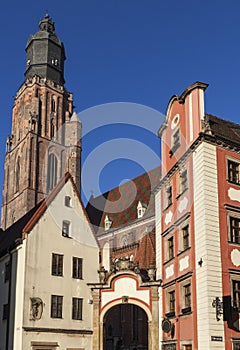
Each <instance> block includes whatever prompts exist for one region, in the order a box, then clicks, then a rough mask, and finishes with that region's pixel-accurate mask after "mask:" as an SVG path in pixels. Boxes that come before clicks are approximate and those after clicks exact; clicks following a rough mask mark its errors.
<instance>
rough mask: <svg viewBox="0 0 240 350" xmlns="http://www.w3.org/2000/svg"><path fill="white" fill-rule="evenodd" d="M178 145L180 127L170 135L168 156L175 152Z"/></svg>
mask: <svg viewBox="0 0 240 350" xmlns="http://www.w3.org/2000/svg"><path fill="white" fill-rule="evenodd" d="M179 147H180V129H177V130H176V131H175V133H174V134H173V135H172V147H171V150H170V152H169V154H170V157H171V156H172V155H173V154H174V153H175V152H176V150H177V149H178V148H179Z"/></svg>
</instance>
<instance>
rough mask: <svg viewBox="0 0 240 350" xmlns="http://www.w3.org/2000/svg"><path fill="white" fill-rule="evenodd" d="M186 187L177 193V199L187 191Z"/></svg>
mask: <svg viewBox="0 0 240 350" xmlns="http://www.w3.org/2000/svg"><path fill="white" fill-rule="evenodd" d="M187 190H188V188H185V190H183V191H182V192H181V193H179V194H178V195H177V197H176V199H179V198H180V197H182V195H183V194H184V193H185V192H187Z"/></svg>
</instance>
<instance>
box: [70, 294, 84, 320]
mask: <svg viewBox="0 0 240 350" xmlns="http://www.w3.org/2000/svg"><path fill="white" fill-rule="evenodd" d="M82 308H83V299H81V298H72V319H73V320H82Z"/></svg>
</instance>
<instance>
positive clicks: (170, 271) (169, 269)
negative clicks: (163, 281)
mask: <svg viewBox="0 0 240 350" xmlns="http://www.w3.org/2000/svg"><path fill="white" fill-rule="evenodd" d="M173 275H174V265H173V264H172V265H170V266H168V267H167V268H166V278H169V277H171V276H173Z"/></svg>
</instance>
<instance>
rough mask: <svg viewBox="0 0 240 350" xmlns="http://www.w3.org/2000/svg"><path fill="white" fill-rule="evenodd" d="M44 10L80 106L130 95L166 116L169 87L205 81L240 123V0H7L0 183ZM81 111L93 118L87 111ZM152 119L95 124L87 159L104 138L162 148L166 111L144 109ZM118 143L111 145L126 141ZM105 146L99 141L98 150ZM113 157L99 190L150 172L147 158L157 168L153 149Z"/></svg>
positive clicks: (221, 109) (2, 28) (218, 107)
mask: <svg viewBox="0 0 240 350" xmlns="http://www.w3.org/2000/svg"><path fill="white" fill-rule="evenodd" d="M46 10H47V11H48V13H49V14H50V16H51V17H52V18H53V20H54V22H55V27H56V33H57V34H58V36H59V37H60V39H61V40H62V41H63V43H64V45H65V49H66V56H67V60H66V63H65V79H66V87H67V89H68V90H69V91H71V92H73V96H74V104H75V106H76V109H75V110H76V112H78V113H79V112H81V111H84V110H85V109H86V108H90V107H93V106H97V105H102V104H106V103H111V102H128V103H135V104H141V105H144V106H148V107H150V108H153V109H155V110H156V111H159V112H160V113H162V114H164V113H165V110H166V107H167V103H168V101H169V99H170V98H171V96H172V95H173V94H180V93H181V92H182V91H183V90H184V89H185V88H186V87H187V86H188V85H190V84H192V83H194V82H195V81H203V82H205V83H208V84H209V87H208V89H207V90H206V94H205V96H206V112H208V113H211V114H214V115H217V116H219V117H222V118H225V119H229V120H231V121H234V122H238V123H239V122H240V118H239V115H240V113H239V102H238V101H239V81H240V58H239V57H240V44H239V43H240V21H239V14H240V1H239V0H230V1H223V0H218V1H217V0H210V1H209V0H202V1H193V0H182V1H177V0H172V1H160V0H152V1H151V0H148V1H145V0H102V1H99V0H87V1H86V0H85V1H83V0H75V1H61V0H58V1H56V0H48V1H46V0H41V1H40V0H35V1H32V0H31V1H30V0H23V1H15V2H14V3H13V2H11V1H4V2H3V3H2V4H1V21H0V36H1V55H0V63H1V64H0V70H1V72H0V76H1V80H0V86H1V103H0V118H1V125H2V127H1V129H0V149H1V154H0V169H1V170H0V186H1V187H2V178H3V162H4V153H5V140H6V137H7V135H8V134H10V125H11V108H12V105H13V96H14V95H15V93H16V91H17V89H18V87H19V86H20V85H21V84H22V82H23V81H24V70H25V45H26V42H27V39H28V37H29V35H30V34H34V33H35V32H36V31H38V23H39V20H40V18H41V17H44V15H45V13H46ZM114 107H116V106H115V105H114ZM97 111H98V110H97ZM104 113H105V112H104ZM112 113H113V114H115V110H113V112H112ZM110 114H111V112H110ZM146 114H147V115H148V113H147V112H146ZM150 114H151V113H150ZM80 115H81V114H80ZM85 117H86V118H85V119H84V115H83V120H84V123H87V122H88V121H89V119H90V118H91V113H87V114H85ZM95 117H96V116H95ZM134 118H136V116H135V117H134ZM154 118H155V116H153V119H154ZM146 119H147V123H149V127H148V126H146V124H144V123H145V122H146V120H145V121H144V122H143V124H142V122H139V125H138V126H137V127H136V126H135V123H134V121H132V120H129V123H125V124H124V125H116V124H115V123H116V122H118V123H119V122H120V121H121V117H118V118H117V119H116V120H115V121H114V120H113V123H114V124H115V125H114V126H112V127H111V126H106V127H104V126H103V125H100V126H99V125H97V128H96V130H93V132H92V133H90V134H89V135H87V136H86V137H85V138H84V144H83V147H84V151H83V158H84V159H88V157H90V156H89V152H91V151H93V150H95V149H97V150H99V153H103V152H106V153H107V151H106V150H107V146H108V145H109V146H110V147H109V148H108V149H112V146H111V141H113V140H114V139H116V138H121V137H125V138H128V140H130V141H129V144H127V146H126V150H128V149H129V147H130V146H131V149H134V147H132V143H131V142H133V143H134V142H135V146H136V147H135V148H136V152H139V150H141V152H142V153H141V154H142V155H143V154H145V153H144V147H145V148H146V154H148V151H149V150H151V151H152V152H153V153H154V154H157V153H158V150H159V143H158V139H157V137H156V133H157V129H158V127H160V125H161V122H162V121H161V118H160V119H159V125H157V124H158V122H157V123H156V118H155V119H154V120H152V119H151V116H149V115H148V117H147V118H146ZM135 121H136V119H135ZM100 124H101V123H100ZM102 124H104V123H102ZM127 124H130V125H127ZM141 125H142V126H141ZM84 126H85V125H84ZM90 129H94V128H93V127H90ZM106 141H110V143H109V144H108V143H106ZM114 142H115V141H114ZM119 142H120V143H118V141H117V142H115V143H114V145H115V146H116V147H118V145H120V146H119V147H121V142H122V141H121V140H120V141H119ZM99 144H100V145H102V146H101V147H102V148H101V147H100V148H98V146H99ZM105 146H106V147H105ZM133 146H134V145H133ZM123 150H124V147H123ZM150 153H151V152H150ZM96 154H97V153H96ZM97 158H98V156H97ZM117 158H124V156H123V157H122V156H121V154H119V155H117V156H116V155H114V154H111V155H110V157H109V159H110V160H109V161H110V164H108V165H107V160H106V159H105V158H104V162H105V163H104V164H103V165H102V169H101V170H102V171H101V176H100V180H99V183H100V190H101V191H106V190H107V189H109V188H111V187H113V186H116V185H118V184H119V182H120V181H121V180H122V179H124V178H131V177H134V176H136V175H138V174H139V173H142V172H143V171H144V170H148V169H147V167H148V166H150V167H154V166H155V165H157V159H158V157H156V158H154V157H153V158H154V159H153V161H152V163H151V164H149V165H146V164H145V162H143V164H142V163H141V161H140V160H139V158H138V157H136V160H134V155H132V154H131V156H129V157H128V156H126V158H130V159H131V161H126V159H120V160H119V161H118V160H117ZM147 158H148V156H147ZM90 159H91V157H90ZM83 163H84V162H83ZM89 163H90V162H89ZM99 167H101V165H99ZM98 170H99V169H98ZM88 171H89V173H91V170H88ZM92 172H94V169H93V170H92ZM97 177H98V176H97ZM95 180H96V179H91V178H90V183H88V184H87V185H86V187H87V194H89V191H90V190H93V192H94V194H95V195H97V194H98V191H97V189H95V186H96V184H94V183H91V181H95ZM97 180H98V179H97Z"/></svg>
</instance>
